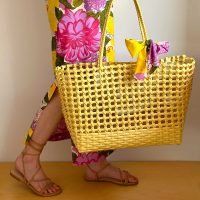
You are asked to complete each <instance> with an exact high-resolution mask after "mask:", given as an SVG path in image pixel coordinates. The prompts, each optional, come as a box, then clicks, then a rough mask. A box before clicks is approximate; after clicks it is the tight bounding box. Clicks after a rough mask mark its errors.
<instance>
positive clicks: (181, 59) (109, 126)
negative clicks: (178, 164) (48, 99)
mask: <svg viewBox="0 0 200 200" xmlns="http://www.w3.org/2000/svg"><path fill="white" fill-rule="evenodd" d="M134 65H135V63H129V62H115V63H103V66H104V69H103V71H102V69H100V68H99V66H98V64H97V63H77V64H67V65H63V66H60V67H56V68H55V75H56V78H57V84H58V89H59V93H60V97H61V104H62V109H63V114H64V116H65V121H66V124H67V127H68V129H69V131H70V133H71V136H72V139H73V141H74V143H75V145H76V146H77V148H78V150H79V151H80V152H90V151H97V150H98V151H99V150H106V149H116V148H126V147H138V146H149V145H161V144H162V145H163V144H180V143H181V141H182V131H183V126H184V121H185V115H186V111H187V107H188V101H189V96H190V92H191V87H192V79H193V72H194V68H195V61H194V59H192V58H188V57H187V56H176V57H169V58H166V59H163V60H161V66H160V67H159V68H158V69H157V70H156V71H155V72H154V73H153V74H151V75H150V76H149V78H147V79H146V80H145V81H143V82H139V81H136V80H134V79H133V78H132V73H131V72H132V69H133V67H134Z"/></svg>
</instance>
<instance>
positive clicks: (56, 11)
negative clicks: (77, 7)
mask: <svg viewBox="0 0 200 200" xmlns="http://www.w3.org/2000/svg"><path fill="white" fill-rule="evenodd" d="M55 14H56V18H57V20H58V21H59V20H60V19H61V18H62V16H63V13H62V11H61V10H59V8H56V7H55Z"/></svg>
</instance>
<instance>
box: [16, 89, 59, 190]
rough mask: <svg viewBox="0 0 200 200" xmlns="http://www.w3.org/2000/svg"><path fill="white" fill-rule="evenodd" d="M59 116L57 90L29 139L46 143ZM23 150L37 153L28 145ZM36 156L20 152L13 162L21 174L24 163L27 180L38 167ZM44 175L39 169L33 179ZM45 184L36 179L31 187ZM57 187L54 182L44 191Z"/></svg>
mask: <svg viewBox="0 0 200 200" xmlns="http://www.w3.org/2000/svg"><path fill="white" fill-rule="evenodd" d="M61 118H62V112H61V107H60V102H59V96H58V95H57V91H55V93H54V95H53V97H52V99H51V101H50V102H49V103H48V105H47V106H46V108H45V109H44V110H43V111H42V112H41V115H40V118H39V120H38V122H37V126H36V127H35V129H34V134H32V136H31V139H32V140H34V141H36V142H37V143H40V144H44V143H46V142H47V140H48V139H49V137H50V136H51V135H52V133H53V132H54V130H55V129H56V127H57V124H58V122H59V121H60V120H61ZM29 139H30V138H29ZM24 151H25V152H26V153H30V154H35V153H37V151H36V150H35V149H33V148H31V147H30V146H29V145H26V146H25V148H24ZM38 156H39V155H38ZM38 156H32V155H25V156H24V158H23V155H22V153H21V154H20V155H19V156H18V157H17V159H16V162H15V165H16V168H17V169H18V170H19V171H20V172H21V173H22V174H23V173H24V170H23V164H24V168H25V174H24V175H25V177H26V178H27V180H30V178H31V177H32V175H33V174H34V173H35V172H36V169H37V168H39V167H40V161H39V159H38ZM22 158H23V159H22ZM46 177H47V176H46V174H45V173H44V172H43V170H40V171H39V172H38V173H37V174H36V176H35V179H38V180H40V179H43V178H46ZM45 184H46V182H45V181H38V182H33V183H32V185H33V187H34V188H35V189H36V190H38V191H40V190H41V189H42V188H43V187H44V186H45ZM58 189H60V188H59V186H58V185H56V184H54V185H53V186H52V187H50V189H48V191H46V193H47V192H50V193H51V192H55V191H56V190H58Z"/></svg>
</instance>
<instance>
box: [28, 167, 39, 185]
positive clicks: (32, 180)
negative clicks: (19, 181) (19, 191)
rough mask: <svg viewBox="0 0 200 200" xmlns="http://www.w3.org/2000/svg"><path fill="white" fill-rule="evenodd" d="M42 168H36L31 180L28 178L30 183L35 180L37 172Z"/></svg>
mask: <svg viewBox="0 0 200 200" xmlns="http://www.w3.org/2000/svg"><path fill="white" fill-rule="evenodd" d="M40 169H41V166H40V167H38V169H37V170H35V172H34V174H33V175H32V177H31V178H30V179H29V180H27V181H28V184H30V183H31V182H34V178H35V176H36V174H37V173H38V172H39V171H40Z"/></svg>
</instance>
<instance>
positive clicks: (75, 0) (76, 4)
mask: <svg viewBox="0 0 200 200" xmlns="http://www.w3.org/2000/svg"><path fill="white" fill-rule="evenodd" d="M82 3H83V0H73V6H74V7H75V8H77V7H79V6H80V5H81V4H82Z"/></svg>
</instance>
